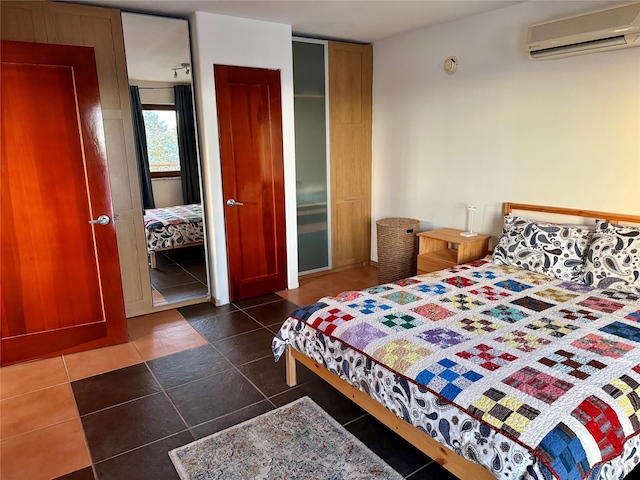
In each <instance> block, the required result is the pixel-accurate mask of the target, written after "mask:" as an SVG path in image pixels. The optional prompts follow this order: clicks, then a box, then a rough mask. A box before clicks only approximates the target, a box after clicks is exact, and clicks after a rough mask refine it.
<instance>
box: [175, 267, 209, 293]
mask: <svg viewBox="0 0 640 480" xmlns="http://www.w3.org/2000/svg"><path fill="white" fill-rule="evenodd" d="M184 263H186V262H184ZM176 265H178V266H179V267H180V268H181V269H182V270H184V271H185V272H187V273H188V274H189V275H191V276H192V277H193V278H195V279H196V281H197V282H199V283H203V282H202V281H201V280H200V279H199V278H198V277H196V276H195V275H194V274H193V273H191V272H190V271H189V270H187V269H186V268H184V267H183V266H182V264H181V263H178V264H176ZM205 265H206V262H205ZM203 285H204V283H203ZM205 287H206V285H205Z"/></svg>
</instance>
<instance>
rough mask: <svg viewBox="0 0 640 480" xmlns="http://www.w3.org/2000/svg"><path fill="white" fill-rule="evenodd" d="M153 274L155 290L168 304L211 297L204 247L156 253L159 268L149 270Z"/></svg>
mask: <svg viewBox="0 0 640 480" xmlns="http://www.w3.org/2000/svg"><path fill="white" fill-rule="evenodd" d="M149 274H150V276H151V286H152V287H153V289H154V290H156V291H157V292H158V293H159V294H160V295H161V296H162V297H163V298H164V300H166V302H167V303H176V302H181V301H183V300H190V299H192V298H197V297H202V296H206V295H207V274H206V263H205V261H204V247H203V246H202V245H197V246H193V247H184V248H177V249H175V250H165V251H163V252H158V253H156V268H149ZM156 303H157V302H154V304H156Z"/></svg>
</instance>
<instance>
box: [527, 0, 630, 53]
mask: <svg viewBox="0 0 640 480" xmlns="http://www.w3.org/2000/svg"><path fill="white" fill-rule="evenodd" d="M637 46H640V3H633V4H630V5H624V6H621V7H615V8H609V9H607V10H601V11H598V12H593V13H588V14H585V15H579V16H576V17H571V18H565V19H562V20H557V21H555V22H547V23H541V24H539V25H533V26H531V27H529V30H528V31H527V51H528V53H529V56H530V57H531V58H532V59H534V60H553V59H556V58H564V57H571V56H574V55H584V54H587V53H595V52H603V51H606V50H617V49H619V48H627V47H637Z"/></svg>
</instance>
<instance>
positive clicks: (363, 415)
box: [342, 413, 369, 436]
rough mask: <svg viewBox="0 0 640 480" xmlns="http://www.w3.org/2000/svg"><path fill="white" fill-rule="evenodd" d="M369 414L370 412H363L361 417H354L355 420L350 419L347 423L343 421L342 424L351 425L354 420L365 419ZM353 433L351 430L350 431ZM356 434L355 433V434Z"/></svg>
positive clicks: (344, 425)
mask: <svg viewBox="0 0 640 480" xmlns="http://www.w3.org/2000/svg"><path fill="white" fill-rule="evenodd" d="M367 415H369V414H368V413H363V414H362V415H360V416H359V417H356V418H354V419H353V420H349V421H348V422H347V423H343V424H342V426H343V427H346V426H347V425H351V424H352V423H353V422H357V421H358V420H361V419H363V418H364V417H366V416H367ZM349 433H351V432H349ZM352 435H353V434H352ZM354 436H355V435H354Z"/></svg>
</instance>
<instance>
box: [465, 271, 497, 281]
mask: <svg viewBox="0 0 640 480" xmlns="http://www.w3.org/2000/svg"><path fill="white" fill-rule="evenodd" d="M471 276H472V277H473V278H480V279H484V278H486V279H487V280H495V279H496V278H497V277H498V275H496V272H492V271H491V270H485V271H484V272H473V273H472V274H471Z"/></svg>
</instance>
